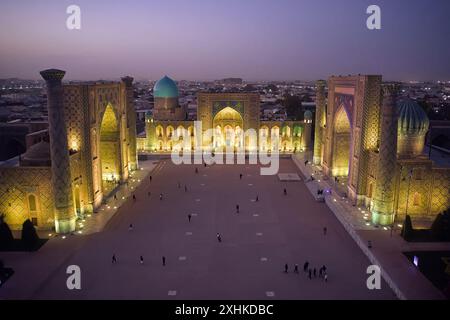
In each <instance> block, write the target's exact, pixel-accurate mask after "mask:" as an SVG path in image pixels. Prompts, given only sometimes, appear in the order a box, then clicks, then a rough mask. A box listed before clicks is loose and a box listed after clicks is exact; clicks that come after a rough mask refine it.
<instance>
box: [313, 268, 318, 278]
mask: <svg viewBox="0 0 450 320" xmlns="http://www.w3.org/2000/svg"><path fill="white" fill-rule="evenodd" d="M313 275H314V278H317V269H316V268H314V270H313Z"/></svg>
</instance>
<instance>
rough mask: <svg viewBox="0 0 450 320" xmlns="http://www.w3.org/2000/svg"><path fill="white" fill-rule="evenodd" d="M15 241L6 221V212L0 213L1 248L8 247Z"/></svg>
mask: <svg viewBox="0 0 450 320" xmlns="http://www.w3.org/2000/svg"><path fill="white" fill-rule="evenodd" d="M13 241H14V237H13V235H12V232H11V229H10V228H9V226H8V224H7V223H6V221H5V214H0V249H6V248H8V247H9V246H11V244H12V243H13Z"/></svg>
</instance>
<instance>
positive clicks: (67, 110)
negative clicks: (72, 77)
mask: <svg viewBox="0 0 450 320" xmlns="http://www.w3.org/2000/svg"><path fill="white" fill-rule="evenodd" d="M42 75H43V77H44V78H45V79H46V81H47V88H48V106H49V138H50V158H51V159H48V160H51V161H45V162H44V163H42V161H40V162H39V163H37V164H36V165H37V167H33V166H30V165H28V166H23V165H22V166H21V165H19V166H13V167H0V179H1V187H0V193H1V200H0V212H3V213H5V214H6V221H7V222H8V223H10V224H11V225H12V226H13V227H14V228H19V227H20V226H21V224H22V223H23V222H24V220H26V219H28V218H33V221H34V222H35V224H36V225H37V226H38V227H39V228H43V229H49V228H51V227H52V226H54V227H55V229H56V231H57V232H61V233H66V232H71V231H73V230H74V228H75V220H76V219H77V218H78V217H81V216H83V214H85V213H92V212H94V211H95V210H96V208H97V207H98V206H99V205H100V204H101V203H102V200H103V198H104V197H105V196H106V195H107V194H108V192H110V191H111V190H112V189H113V188H114V187H115V186H116V185H117V184H118V183H120V182H124V181H126V180H127V179H128V175H129V172H130V170H135V169H136V168H137V154H136V152H137V151H136V149H137V148H136V116H135V112H134V105H133V97H132V81H133V79H132V78H130V77H125V78H123V79H122V81H121V82H120V83H103V82H101V83H79V84H67V85H62V84H61V79H62V77H63V76H64V72H63V71H60V70H46V71H44V72H42ZM43 148H45V147H44V145H43ZM48 163H51V165H50V166H49V165H48ZM33 190H35V191H33ZM28 195H33V196H35V198H33V199H31V201H30V199H29V198H27V197H28ZM30 207H33V208H35V207H37V209H36V210H31V209H30Z"/></svg>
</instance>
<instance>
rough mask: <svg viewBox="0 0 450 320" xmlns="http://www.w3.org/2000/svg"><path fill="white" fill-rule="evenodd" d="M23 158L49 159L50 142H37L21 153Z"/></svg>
mask: <svg viewBox="0 0 450 320" xmlns="http://www.w3.org/2000/svg"><path fill="white" fill-rule="evenodd" d="M22 159H24V160H39V161H47V160H50V159H51V157H50V144H49V143H48V142H46V141H41V142H38V143H36V144H34V145H32V146H31V147H29V148H28V150H27V151H26V152H25V153H24V154H23V155H22Z"/></svg>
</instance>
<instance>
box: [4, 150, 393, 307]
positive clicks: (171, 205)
mask: <svg viewBox="0 0 450 320" xmlns="http://www.w3.org/2000/svg"><path fill="white" fill-rule="evenodd" d="M195 167H197V168H198V170H199V172H198V173H195ZM240 173H242V175H243V177H242V179H240V178H239V175H240ZM280 173H296V174H298V175H299V176H300V177H302V175H301V173H300V172H299V170H298V169H297V167H296V165H295V164H294V163H293V162H292V160H290V159H281V163H280ZM151 175H152V181H151V182H150V179H149V177H146V178H145V179H143V181H142V182H141V185H140V187H139V188H138V189H137V190H136V192H135V195H136V198H137V199H136V201H133V200H132V198H130V199H129V200H128V201H127V202H126V203H125V204H124V205H123V206H122V207H120V208H119V209H118V211H117V213H116V214H115V215H114V217H113V218H112V219H111V220H110V221H109V223H108V224H107V225H106V227H105V228H104V230H103V231H102V232H98V233H93V234H90V235H75V236H67V238H66V239H62V238H61V237H58V238H54V239H51V240H49V241H48V243H47V244H46V245H45V246H44V247H42V248H41V250H39V251H38V252H34V253H5V254H3V253H2V258H3V259H4V260H5V263H6V265H8V266H11V267H13V268H14V269H15V270H16V274H15V275H14V276H13V277H12V278H11V279H10V280H9V281H8V282H7V283H6V284H5V285H4V286H3V287H2V288H1V289H0V298H6V299H7V298H33V299H46V298H50V299H395V295H394V293H393V292H392V291H391V290H390V289H389V287H388V285H387V284H386V283H385V282H384V281H382V288H381V290H368V289H367V287H366V279H367V277H368V275H367V274H366V269H367V267H368V266H369V265H370V262H369V260H368V259H367V258H366V256H365V255H364V254H363V253H362V251H361V250H360V249H359V247H358V246H357V245H356V244H355V242H354V241H353V240H352V238H351V237H350V236H349V235H348V233H347V232H346V231H345V229H344V228H343V227H342V225H341V223H340V222H339V221H338V220H337V219H336V217H335V216H334V214H333V213H332V212H331V211H330V210H329V209H328V207H327V206H326V204H324V203H319V202H316V201H315V200H314V198H313V196H312V195H311V193H310V192H309V191H308V189H307V188H306V186H305V184H304V182H303V181H286V182H285V181H280V179H279V177H278V176H277V175H274V176H261V175H260V174H259V166H257V165H213V166H209V167H204V166H203V165H197V166H194V165H181V166H176V165H174V164H172V162H171V161H170V159H166V160H161V161H160V162H159V163H158V164H157V165H156V167H155V168H154V169H153V171H152V173H151ZM178 183H179V184H180V187H179V186H178ZM185 186H186V187H187V191H185ZM284 188H286V189H287V195H284V193H283V190H284ZM149 192H150V193H151V194H150V196H149V195H148V193H149ZM160 193H162V194H163V200H160V196H159V195H160ZM257 196H258V200H259V201H257V202H256V201H255V199H256V197H257ZM236 205H239V207H240V208H239V209H240V210H239V213H236ZM100 214H101V213H100ZM188 214H191V217H192V219H191V222H189V221H188ZM130 224H132V225H133V229H132V230H129V225H130ZM324 227H326V228H327V234H326V235H324V234H323V228H324ZM217 233H220V234H221V237H222V242H220V243H219V242H218V241H217V238H216V235H217ZM113 254H115V255H116V257H117V263H115V264H112V263H111V258H112V255H113ZM141 255H142V256H143V258H144V264H140V263H139V257H140V256H141ZM162 256H165V257H166V266H164V267H163V266H162ZM305 261H309V263H310V266H312V268H314V267H316V268H317V271H318V269H319V268H320V267H321V266H322V265H325V266H326V267H327V273H328V282H324V281H323V279H321V278H319V277H317V278H313V279H311V280H310V279H309V278H308V277H307V274H306V273H304V272H303V263H304V262H305ZM285 263H287V264H288V265H289V272H288V274H285V273H284V272H283V271H284V265H285ZM294 264H298V265H299V269H300V273H299V274H295V273H294V272H293V266H294ZM69 265H78V266H80V268H81V286H82V289H81V290H72V291H70V290H68V289H67V287H66V279H67V276H68V275H67V274H66V268H67V266H69Z"/></svg>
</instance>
